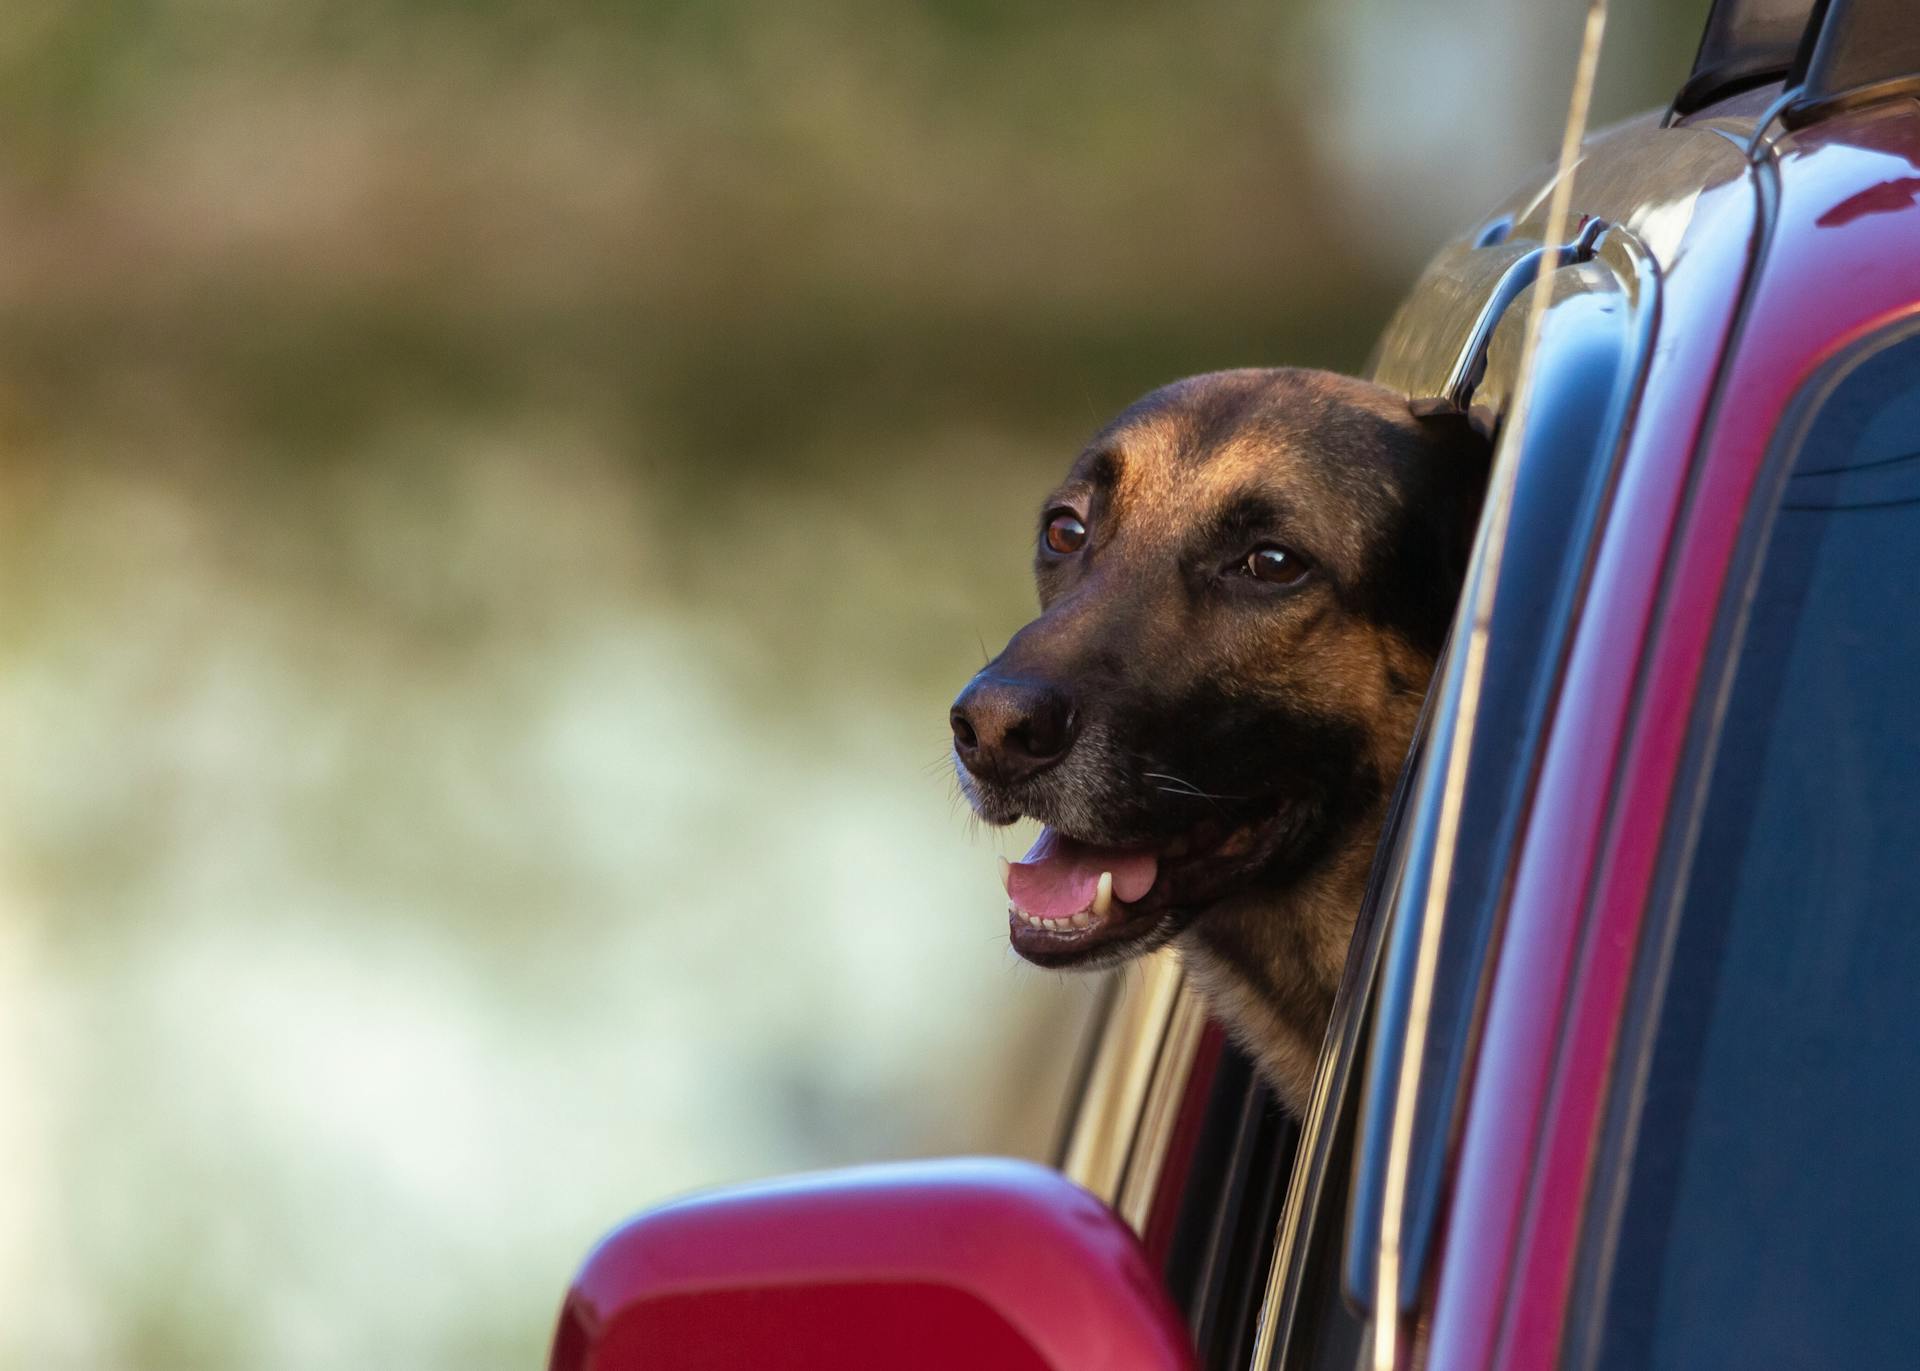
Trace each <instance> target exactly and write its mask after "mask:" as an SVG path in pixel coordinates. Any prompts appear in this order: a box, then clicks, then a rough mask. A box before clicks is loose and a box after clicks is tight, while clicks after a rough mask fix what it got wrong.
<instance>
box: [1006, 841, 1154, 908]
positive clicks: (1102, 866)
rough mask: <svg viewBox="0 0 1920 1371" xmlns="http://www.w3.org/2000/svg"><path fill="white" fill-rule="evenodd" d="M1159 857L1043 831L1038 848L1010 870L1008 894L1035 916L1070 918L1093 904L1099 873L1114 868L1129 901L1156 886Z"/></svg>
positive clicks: (1119, 891) (1117, 886)
mask: <svg viewBox="0 0 1920 1371" xmlns="http://www.w3.org/2000/svg"><path fill="white" fill-rule="evenodd" d="M1159 869H1160V859H1159V858H1157V857H1155V856H1154V855H1153V853H1152V852H1150V851H1146V850H1144V849H1128V848H1123V847H1095V846H1094V845H1093V844H1092V843H1083V842H1080V841H1078V840H1077V839H1074V838H1068V837H1065V836H1063V835H1061V834H1059V833H1056V832H1055V831H1054V830H1053V829H1051V828H1043V829H1041V830H1040V837H1039V838H1038V839H1037V840H1036V841H1035V842H1034V844H1033V848H1032V850H1031V851H1029V852H1028V853H1027V855H1026V856H1025V857H1024V858H1022V859H1021V860H1020V861H1017V862H1015V863H1013V865H1012V867H1011V868H1010V869H1009V871H1008V872H1007V896H1008V898H1009V899H1011V900H1012V901H1013V903H1014V906H1015V908H1017V909H1019V910H1021V911H1022V912H1024V913H1027V914H1031V915H1033V917H1034V918H1036V919H1070V918H1072V917H1073V916H1074V915H1075V914H1078V913H1079V912H1080V911H1081V910H1083V909H1087V908H1090V907H1091V906H1092V904H1093V892H1094V888H1095V887H1096V886H1098V885H1099V884H1100V873H1101V872H1103V871H1111V872H1112V873H1113V897H1114V898H1115V899H1116V900H1119V901H1121V902H1122V903H1123V904H1130V903H1132V902H1133V901H1134V900H1137V899H1139V898H1140V897H1141V896H1142V895H1145V894H1146V893H1147V892H1148V891H1149V890H1151V889H1153V878H1154V876H1155V875H1156V874H1157V873H1158V872H1159Z"/></svg>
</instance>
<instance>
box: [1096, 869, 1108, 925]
mask: <svg viewBox="0 0 1920 1371" xmlns="http://www.w3.org/2000/svg"><path fill="white" fill-rule="evenodd" d="M1112 910H1113V873H1112V872H1111V871H1102V872H1101V873H1100V884H1098V885H1096V886H1095V887H1094V888H1093V917H1094V918H1096V919H1104V918H1106V917H1107V915H1108V914H1109V913H1111V912H1112Z"/></svg>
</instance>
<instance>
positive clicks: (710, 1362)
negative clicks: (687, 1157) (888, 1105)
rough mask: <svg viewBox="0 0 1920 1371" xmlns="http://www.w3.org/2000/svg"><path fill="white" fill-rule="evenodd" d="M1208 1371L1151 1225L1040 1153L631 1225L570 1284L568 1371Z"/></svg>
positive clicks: (679, 1209) (683, 1206)
mask: <svg viewBox="0 0 1920 1371" xmlns="http://www.w3.org/2000/svg"><path fill="white" fill-rule="evenodd" d="M908 1366H911V1367H916V1368H919V1369H920V1371H962V1368H964V1369H965V1371H979V1368H981V1367H994V1368H1000V1369H1001V1371H1081V1369H1082V1368H1084V1369H1085V1371H1096V1369H1103V1368H1109V1367H1127V1368H1133V1369H1137V1371H1192V1367H1193V1353H1192V1350H1191V1346H1190V1343H1189V1341H1188V1336H1187V1332H1186V1329H1185V1327H1184V1325H1183V1324H1182V1321H1181V1318H1180V1315H1179V1313H1178V1311H1176V1310H1175V1309H1174V1307H1173V1304H1172V1301H1171V1300H1170V1299H1169V1298H1168V1296H1167V1293H1166V1290H1165V1287H1164V1285H1163V1284H1162V1282H1161V1280H1160V1276H1159V1273H1158V1272H1157V1271H1155V1270H1154V1268H1153V1266H1152V1264H1151V1263H1150V1262H1149V1261H1148V1260H1147V1257H1146V1254H1145V1253H1144V1252H1143V1251H1142V1250H1141V1247H1140V1244H1139V1242H1138V1241H1137V1240H1136V1239H1135V1237H1134V1235H1133V1233H1132V1232H1131V1231H1130V1230H1129V1229H1128V1228H1127V1227H1126V1226H1125V1225H1124V1224H1122V1223H1121V1222H1120V1220H1119V1219H1118V1218H1117V1217H1115V1215H1114V1214H1113V1212H1112V1211H1111V1210H1109V1209H1108V1208H1107V1207H1106V1206H1105V1205H1104V1204H1102V1203H1101V1202H1100V1201H1099V1200H1097V1199H1095V1198H1094V1197H1093V1196H1092V1195H1089V1194H1088V1193H1087V1192H1086V1191H1084V1190H1081V1189H1080V1188H1079V1187H1078V1186H1076V1185H1074V1184H1073V1183H1072V1182H1070V1181H1068V1180H1067V1179H1066V1178H1065V1177H1063V1176H1061V1175H1060V1174H1059V1173H1057V1172H1054V1171H1050V1170H1048V1169H1046V1168H1045V1167H1041V1166H1036V1165H1033V1164H1031V1163H1026V1162H1015V1161H1004V1160H988V1159H980V1160H958V1161H939V1162H906V1163H900V1164H896V1165H888V1166H875V1167H862V1168H857V1169H853V1170H848V1171H835V1172H826V1173H822V1174H819V1175H812V1176H800V1177H795V1178H791V1179H787V1180H781V1181H774V1182H770V1183H767V1184H762V1185H752V1186H743V1187H740V1188H737V1189H731V1190H722V1191H716V1192H713V1193H711V1194H705V1195H697V1196H694V1197H692V1198H689V1199H685V1200H680V1201H677V1202H674V1203H671V1204H667V1205H663V1206H661V1207H660V1208H658V1209H654V1210H650V1211H648V1212H647V1213H644V1214H642V1215H640V1216H639V1217H637V1218H635V1219H632V1220H629V1221H628V1222H627V1223H626V1224H625V1225H624V1226H623V1227H621V1228H619V1229H617V1230H616V1231H615V1232H614V1233H613V1234H612V1235H611V1236H610V1237H608V1238H607V1239H606V1240H605V1241H603V1242H602V1243H601V1244H600V1246H599V1247H598V1248H596V1249H595V1250H594V1251H593V1253H592V1254H591V1255H590V1256H589V1257H588V1258H587V1261H586V1264H585V1266H583V1267H582V1268H581V1270H580V1274H579V1275H578V1276H577V1277H576V1278H575V1279H574V1282H573V1286H572V1288H571V1289H570V1290H569V1291H568V1292H567V1298H566V1303H565V1304H564V1305H563V1306H562V1308H561V1311H560V1326H559V1329H558V1331H557V1333H556V1334H555V1338H554V1346H553V1355H552V1359H551V1361H550V1368H551V1371H722V1369H723V1368H724V1369H725V1371H735V1369H736V1368H741V1367H782V1368H791V1369H792V1371H808V1368H820V1369H821V1371H826V1368H832V1371H882V1368H886V1371H895V1369H896V1368H900V1367H908Z"/></svg>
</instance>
